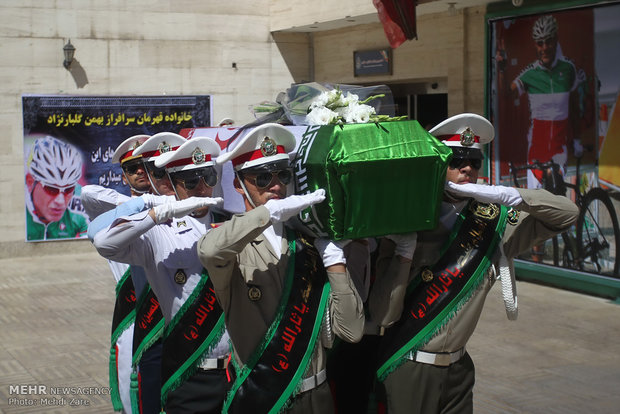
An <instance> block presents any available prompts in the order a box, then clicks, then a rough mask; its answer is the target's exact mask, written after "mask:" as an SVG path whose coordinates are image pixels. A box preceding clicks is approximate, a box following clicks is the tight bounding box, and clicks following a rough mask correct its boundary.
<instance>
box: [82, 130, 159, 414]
mask: <svg viewBox="0 0 620 414" xmlns="http://www.w3.org/2000/svg"><path fill="white" fill-rule="evenodd" d="M148 138H149V136H148V135H134V136H132V137H129V138H127V139H126V140H125V141H123V142H122V143H121V144H120V145H119V146H118V147H117V148H116V150H115V151H114V154H113V155H112V163H113V164H114V163H120V165H121V169H122V174H123V183H125V184H126V185H128V186H129V189H130V192H131V196H132V197H137V196H139V195H141V194H145V193H148V192H149V191H150V189H151V184H150V182H149V180H148V177H147V175H146V170H145V168H144V165H143V164H142V157H140V156H134V155H133V150H134V149H136V148H137V147H139V146H140V144H142V143H143V142H144V141H146V140H147V139H148ZM80 198H81V200H82V205H83V206H84V210H85V211H86V213H87V214H88V217H89V219H90V220H93V219H95V218H96V217H97V216H99V215H100V214H102V213H105V212H106V211H109V210H112V209H114V208H116V207H117V206H118V205H119V204H122V203H124V202H126V201H128V200H129V199H130V197H128V196H126V195H125V194H122V193H119V192H118V191H116V190H113V189H111V188H107V187H102V186H99V185H87V186H84V187H82V193H81V194H80ZM108 264H109V265H110V269H111V270H112V274H113V275H114V279H115V281H116V284H117V286H116V302H115V305H114V317H113V320H112V341H111V342H112V346H111V349H110V389H111V391H110V394H111V397H112V406H113V408H114V410H115V411H121V410H123V411H124V412H125V413H132V409H131V393H130V384H131V373H132V355H133V349H132V348H133V335H134V325H135V324H134V322H135V312H136V300H137V298H139V297H140V294H141V292H142V291H143V289H144V286H145V285H146V278H145V277H144V273H143V272H135V271H134V272H131V271H130V268H129V265H127V264H125V263H118V262H114V261H112V260H108ZM156 403H157V405H159V402H158V401H156Z"/></svg>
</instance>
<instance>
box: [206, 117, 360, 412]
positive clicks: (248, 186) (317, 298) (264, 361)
mask: <svg viewBox="0 0 620 414" xmlns="http://www.w3.org/2000/svg"><path fill="white" fill-rule="evenodd" d="M294 148H295V137H294V136H293V134H292V133H291V132H290V131H289V130H288V129H286V128H285V127H284V126H282V125H279V124H264V125H261V126H258V127H256V128H254V129H252V130H250V131H249V132H248V133H247V134H246V135H245V136H244V137H243V138H241V139H240V141H238V143H237V145H235V146H234V147H233V148H232V150H231V151H229V152H227V153H224V154H222V155H220V156H219V157H218V159H217V162H218V164H223V163H225V162H228V161H231V162H232V165H233V169H234V171H235V175H236V176H235V179H234V187H235V190H236V191H237V192H238V193H239V194H241V195H242V197H243V200H244V205H245V210H246V211H245V212H244V213H243V214H239V215H234V216H233V217H232V218H231V219H230V220H228V221H226V222H224V223H222V224H221V225H220V226H219V227H216V228H214V229H212V230H211V231H210V232H209V233H207V234H206V235H205V236H204V237H203V238H202V239H201V240H200V242H199V245H198V255H199V257H200V260H201V261H202V263H203V264H204V266H205V268H206V269H207V272H208V274H209V277H210V278H211V279H212V280H213V286H214V288H215V292H216V295H217V297H218V300H219V302H220V304H221V305H222V308H223V309H224V314H225V317H226V326H227V328H228V331H229V333H230V337H231V341H232V345H233V358H232V360H233V363H234V366H235V374H236V380H235V382H234V383H233V385H232V389H231V390H230V392H229V394H228V398H227V400H226V402H225V404H224V409H223V412H230V413H249V412H252V413H267V412H282V411H283V412H295V413H321V414H323V413H330V412H333V411H334V409H333V402H332V397H331V394H330V390H329V386H328V384H327V382H325V379H326V372H325V365H326V361H325V350H324V348H325V347H326V346H331V341H332V340H333V334H336V335H338V336H339V337H341V338H343V339H344V340H347V341H351V342H355V341H358V340H359V339H360V338H361V335H362V331H363V323H364V315H363V306H362V301H361V299H360V297H359V295H358V293H357V291H356V290H355V287H354V285H353V282H352V280H351V277H350V275H349V273H348V272H347V270H346V267H345V259H344V254H343V251H342V248H341V245H339V244H338V243H334V242H330V241H328V240H325V239H317V240H316V241H315V243H314V244H315V245H316V246H317V248H318V249H315V247H314V246H313V244H312V243H311V242H309V241H308V240H307V239H306V238H304V237H302V236H300V235H299V234H296V233H295V232H294V231H293V230H292V229H291V228H290V227H289V226H288V225H286V224H285V223H286V221H287V220H288V219H290V218H292V217H293V216H295V215H296V214H297V213H299V212H300V211H301V210H303V209H304V208H306V207H309V206H311V205H313V204H315V203H320V202H322V201H323V200H324V199H325V195H324V190H317V191H315V192H313V193H309V194H305V195H291V196H287V185H288V184H289V183H291V180H292V171H291V168H290V166H289V162H290V161H289V154H288V153H289V152H291V151H292V150H293V149H294ZM317 250H318V252H317Z"/></svg>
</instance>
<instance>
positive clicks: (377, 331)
mask: <svg viewBox="0 0 620 414" xmlns="http://www.w3.org/2000/svg"><path fill="white" fill-rule="evenodd" d="M384 334H385V327H383V326H376V325H375V326H369V325H368V324H366V325H364V335H377V336H383V335H384Z"/></svg>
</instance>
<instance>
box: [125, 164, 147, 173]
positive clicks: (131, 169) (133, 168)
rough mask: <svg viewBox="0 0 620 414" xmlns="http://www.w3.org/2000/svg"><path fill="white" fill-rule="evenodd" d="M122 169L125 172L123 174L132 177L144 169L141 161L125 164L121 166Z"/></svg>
mask: <svg viewBox="0 0 620 414" xmlns="http://www.w3.org/2000/svg"><path fill="white" fill-rule="evenodd" d="M122 168H123V171H125V173H127V174H129V175H134V174H136V173H137V172H138V170H139V169H141V168H144V164H143V163H142V161H140V162H132V163H125V164H123V166H122Z"/></svg>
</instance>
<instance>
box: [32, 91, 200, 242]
mask: <svg viewBox="0 0 620 414" xmlns="http://www.w3.org/2000/svg"><path fill="white" fill-rule="evenodd" d="M22 105H23V122H24V142H23V145H24V179H25V186H24V201H25V205H26V211H25V213H26V241H51V240H59V239H73V238H85V237H86V230H87V226H88V220H87V218H86V215H85V213H84V208H83V207H82V205H81V202H80V193H81V188H82V186H84V185H87V184H97V185H101V186H104V187H109V188H112V189H114V190H116V191H119V192H121V193H123V194H126V195H129V188H128V187H127V185H126V184H124V182H123V180H122V171H121V168H120V165H119V164H112V155H113V154H114V150H115V149H116V147H117V146H118V145H119V144H120V143H121V142H123V141H124V140H125V139H127V138H129V137H130V136H132V135H137V134H146V135H153V134H155V133H157V132H162V131H171V132H177V133H178V132H179V131H180V130H181V129H183V128H195V127H205V126H209V125H210V123H211V117H212V109H211V99H210V96H208V95H199V96H132V97H122V96H58V95H24V96H22Z"/></svg>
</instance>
